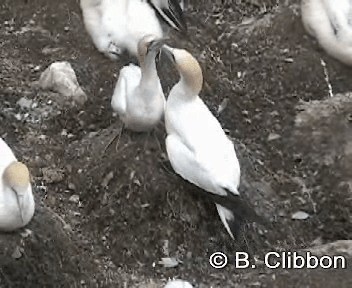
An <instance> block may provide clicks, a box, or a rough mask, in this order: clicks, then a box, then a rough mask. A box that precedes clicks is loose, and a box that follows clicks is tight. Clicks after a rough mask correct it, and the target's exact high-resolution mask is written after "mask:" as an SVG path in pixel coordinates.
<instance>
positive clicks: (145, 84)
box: [111, 35, 165, 132]
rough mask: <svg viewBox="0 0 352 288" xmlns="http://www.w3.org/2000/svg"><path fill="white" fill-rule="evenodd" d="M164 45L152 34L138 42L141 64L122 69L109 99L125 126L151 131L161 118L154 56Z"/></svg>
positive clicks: (162, 100) (161, 95)
mask: <svg viewBox="0 0 352 288" xmlns="http://www.w3.org/2000/svg"><path fill="white" fill-rule="evenodd" d="M162 45H163V42H162V40H160V39H158V37H156V36H155V35H147V36H145V37H143V39H142V40H141V41H140V42H139V43H138V60H139V64H140V67H138V66H136V65H134V64H130V65H129V66H125V67H123V68H122V69H121V71H120V75H119V79H118V81H117V83H116V86H115V90H114V94H113V96H112V99H111V107H112V109H113V110H114V111H115V112H117V113H118V114H119V116H120V119H121V120H122V122H123V123H124V125H125V126H126V128H128V129H131V130H133V131H136V132H144V131H150V130H151V129H153V128H154V127H155V126H156V125H157V124H158V123H159V121H160V120H161V118H162V116H163V115H164V110H165V96H164V92H163V90H162V87H161V84H160V79H159V76H158V72H157V70H156V63H155V58H156V56H157V54H158V53H159V52H160V48H161V46H162Z"/></svg>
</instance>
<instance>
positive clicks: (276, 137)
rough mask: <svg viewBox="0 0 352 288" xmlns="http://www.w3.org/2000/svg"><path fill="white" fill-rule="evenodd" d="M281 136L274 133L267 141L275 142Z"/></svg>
mask: <svg viewBox="0 0 352 288" xmlns="http://www.w3.org/2000/svg"><path fill="white" fill-rule="evenodd" d="M280 138H281V136H280V135H279V134H276V133H270V134H269V136H268V141H273V140H277V139H280Z"/></svg>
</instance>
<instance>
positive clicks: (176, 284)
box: [164, 279, 193, 288]
mask: <svg viewBox="0 0 352 288" xmlns="http://www.w3.org/2000/svg"><path fill="white" fill-rule="evenodd" d="M164 288H193V286H192V285H191V283H189V282H187V281H184V280H179V279H177V280H170V281H169V282H167V283H166V285H165V287H164Z"/></svg>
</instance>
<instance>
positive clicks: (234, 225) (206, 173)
mask: <svg viewBox="0 0 352 288" xmlns="http://www.w3.org/2000/svg"><path fill="white" fill-rule="evenodd" d="M163 51H165V52H166V53H167V54H168V55H169V56H170V58H171V59H172V60H173V62H174V63H175V66H176V68H177V70H178V72H179V74H180V76H181V79H180V81H179V82H178V83H177V84H176V85H175V86H174V87H173V88H172V89H171V91H170V94H169V97H168V99H167V101H166V108H165V126H166V131H167V137H166V150H167V154H168V157H169V160H170V162H171V166H172V167H173V169H174V170H175V171H176V173H177V174H179V175H180V176H182V177H183V178H184V179H186V180H188V181H189V182H191V183H193V184H194V185H196V186H198V187H200V188H202V189H203V190H205V191H206V192H208V193H206V194H207V195H208V196H210V197H211V198H212V200H213V201H214V202H215V204H216V207H217V210H218V213H219V216H220V218H221V220H222V222H223V224H224V226H225V228H226V230H227V231H228V233H229V234H230V236H231V237H232V238H234V235H235V234H236V233H237V232H238V229H239V228H240V226H241V225H240V224H241V223H242V221H243V220H254V221H258V220H259V219H258V218H259V216H257V214H256V213H255V212H254V210H253V209H252V208H250V207H249V206H248V204H246V202H245V201H243V200H242V199H241V197H240V194H239V192H238V186H239V183H240V165H239V162H238V159H237V156H236V152H235V149H234V145H233V143H232V142H231V141H230V140H229V138H228V137H227V136H226V134H225V132H224V131H223V129H222V127H221V125H220V123H219V122H218V120H217V119H216V118H215V117H214V116H213V115H212V113H211V112H210V111H209V109H208V107H207V106H206V105H205V104H204V102H203V101H202V100H201V99H200V97H199V96H198V95H199V93H200V91H201V89H202V84H203V75H202V70H201V67H200V65H199V63H198V61H197V60H196V59H195V58H194V57H193V56H192V55H191V54H190V53H189V52H187V51H186V50H181V49H176V48H171V47H168V46H167V45H164V47H163Z"/></svg>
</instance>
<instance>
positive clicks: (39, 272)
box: [0, 0, 352, 288]
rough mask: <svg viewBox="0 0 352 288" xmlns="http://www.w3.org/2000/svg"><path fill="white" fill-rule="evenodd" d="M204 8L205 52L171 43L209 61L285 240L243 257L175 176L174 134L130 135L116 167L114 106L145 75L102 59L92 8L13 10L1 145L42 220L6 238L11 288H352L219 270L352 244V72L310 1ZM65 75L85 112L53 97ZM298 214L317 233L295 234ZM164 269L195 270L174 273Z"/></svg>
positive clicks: (320, 274) (243, 247)
mask: <svg viewBox="0 0 352 288" xmlns="http://www.w3.org/2000/svg"><path fill="white" fill-rule="evenodd" d="M190 2H192V3H191V5H190V7H189V8H188V10H187V13H186V14H187V19H188V22H189V39H182V37H180V36H179V35H173V36H172V37H171V38H172V40H171V43H173V44H174V45H176V46H178V47H186V48H187V49H188V50H190V51H191V52H192V53H193V54H194V55H195V56H196V57H197V58H198V59H199V60H200V62H201V64H202V66H203V68H204V71H205V73H204V74H205V77H206V81H207V84H208V86H207V87H205V88H204V89H203V92H202V95H201V96H202V98H203V99H204V100H205V102H206V103H207V104H208V106H209V107H210V108H211V110H212V111H213V112H214V113H216V111H217V109H218V107H219V105H221V103H223V101H224V99H228V104H227V107H226V108H225V109H224V111H223V112H222V113H221V114H220V115H219V116H218V119H219V121H220V122H221V124H222V125H223V127H224V129H226V130H227V131H228V133H229V136H230V137H232V138H233V139H234V142H235V145H236V149H237V151H238V155H239V158H240V163H241V167H242V176H241V186H240V191H241V192H242V193H243V194H244V195H246V197H247V198H248V199H249V201H250V202H251V203H252V204H253V205H254V206H255V207H256V210H257V211H258V213H259V214H261V215H263V217H266V218H267V219H270V221H271V222H272V226H271V227H269V228H267V229H264V228H262V227H259V226H256V225H248V226H247V227H246V229H245V231H244V237H242V239H241V240H240V239H238V241H236V242H235V243H233V241H230V239H229V236H228V235H227V234H226V232H225V229H224V228H223V226H222V224H221V222H220V220H219V218H218V216H217V213H216V210H215V208H214V206H213V204H212V203H210V202H209V200H207V199H205V198H204V197H202V196H200V194H199V193H197V192H199V191H198V190H197V189H196V188H195V187H193V186H192V185H190V184H188V183H186V182H185V181H183V180H182V179H180V178H179V177H178V176H177V175H175V174H174V173H173V172H172V170H171V167H170V165H169V164H168V162H167V158H166V154H165V153H166V152H165V147H164V138H165V131H164V126H163V125H162V124H160V126H159V127H158V128H157V129H156V131H155V133H153V134H151V135H135V134H133V133H130V132H124V134H123V135H122V137H121V139H120V143H119V146H118V151H116V150H115V147H110V148H109V149H108V150H107V151H105V152H104V149H105V147H106V145H107V144H108V143H109V141H110V139H111V138H112V137H113V136H114V135H115V134H116V133H117V131H119V127H120V125H121V124H120V122H119V121H118V119H117V118H116V117H113V115H112V111H111V108H110V97H111V95H112V91H113V88H114V85H115V82H116V79H117V76H118V71H119V69H120V68H121V67H122V66H123V65H126V64H127V63H129V62H130V61H131V59H130V58H129V57H127V56H126V57H122V58H121V59H120V60H119V61H117V62H112V61H110V60H109V59H106V58H104V56H103V55H100V54H99V53H98V52H97V51H96V50H95V48H94V47H93V45H92V43H91V41H90V39H89V37H88V35H87V34H86V32H85V30H84V28H83V25H82V19H81V14H80V10H79V4H78V1H73V0H72V1H70V0H63V1H60V2H57V3H55V4H54V3H53V2H51V1H44V0H32V1H24V0H2V1H1V2H0V51H1V53H0V136H1V137H3V138H5V139H6V141H7V142H8V143H9V144H10V145H11V147H13V149H14V151H15V152H16V155H17V156H18V158H19V159H21V160H22V161H24V162H25V163H27V164H28V165H29V167H30V170H31V173H32V178H33V185H34V190H35V195H36V199H37V203H38V204H37V207H38V209H37V211H36V214H35V216H34V219H33V221H32V222H31V223H30V225H29V226H28V227H26V229H23V230H21V231H18V232H16V233H12V234H1V235H0V253H1V258H0V287H162V285H163V283H165V282H166V280H167V279H168V278H169V277H170V278H172V277H177V278H183V279H186V280H188V281H190V282H191V283H192V284H194V286H195V287H204V288H205V287H352V273H351V271H350V270H351V269H350V266H348V267H347V269H345V270H341V269H339V270H322V269H321V270H319V269H318V270H305V269H303V270H273V269H272V270H270V269H266V268H264V267H263V265H258V268H257V269H254V270H239V269H235V268H234V266H233V265H231V263H230V264H229V265H228V266H227V267H226V268H225V269H219V270H216V269H214V268H212V267H211V266H210V265H209V262H208V259H209V255H211V254H212V253H213V252H215V251H223V252H225V253H227V255H229V256H231V255H234V253H235V252H236V251H248V252H250V254H251V255H252V256H255V257H256V258H259V259H263V257H264V254H265V252H267V251H283V250H291V251H298V250H300V249H308V250H309V249H310V247H313V246H317V245H322V244H325V243H330V242H334V241H337V240H348V239H351V238H352V237H351V236H352V224H351V223H352V221H351V205H352V197H351V195H352V182H351V180H352V175H351V174H352V172H351V171H352V169H351V168H352V167H351V166H352V164H351V163H352V133H351V132H352V114H351V111H352V98H351V95H350V94H348V91H351V88H352V81H351V76H352V71H351V69H350V68H348V67H345V66H343V65H342V64H340V63H338V62H337V61H335V60H333V59H332V58H330V57H328V56H327V55H325V54H324V52H323V51H322V50H321V49H320V48H319V46H318V45H317V44H316V43H315V42H314V40H313V39H311V38H310V37H308V36H306V33H305V31H304V29H303V27H302V24H301V21H300V11H299V6H298V1H290V0H288V1H280V3H278V2H279V1H277V2H276V1H273V0H272V1H270V0H266V1H249V0H247V1H245V0H242V1H241V0H238V1H237V0H236V1H235V0H233V1H190ZM321 59H323V60H324V61H325V63H326V67H327V73H328V75H329V81H330V83H331V86H332V88H333V94H334V97H333V98H331V97H330V96H329V89H328V85H327V81H326V79H325V78H326V77H325V73H324V69H323V66H322V63H321ZM54 61H69V62H70V63H71V64H72V66H73V68H74V70H75V72H76V74H77V77H78V81H79V83H80V85H81V87H82V89H83V90H84V91H85V92H86V93H87V95H88V98H89V99H88V101H87V102H86V103H85V104H84V105H83V106H80V107H71V106H70V105H66V104H64V103H63V101H61V100H62V99H60V95H58V94H55V93H53V92H48V91H42V90H41V89H39V88H38V85H37V84H36V81H37V80H38V79H39V77H40V74H41V72H42V71H44V70H45V68H46V67H47V66H48V65H49V64H50V63H52V62H54ZM159 68H160V72H161V73H160V75H162V77H161V78H162V80H163V86H164V88H165V91H166V92H167V91H169V89H170V87H172V85H173V83H175V80H176V79H177V76H176V73H175V71H174V70H173V69H171V68H170V66H169V63H167V62H164V61H161V62H160V63H159ZM21 98H25V99H27V100H29V101H31V102H28V101H24V102H23V101H20V102H18V101H19V100H20V99H21ZM23 103H24V104H26V103H27V104H28V103H30V104H29V105H24V104H23ZM298 211H303V212H305V213H307V214H308V215H309V217H308V218H307V219H305V220H294V219H292V215H293V214H294V213H296V212H298ZM339 243H340V242H338V244H337V245H340V244H339ZM341 247H342V248H341ZM341 247H340V248H341V249H340V250H338V251H340V252H341V251H342V252H341V253H345V254H346V257H351V249H350V248H349V247H350V246H349V245H342V246H341ZM324 251H325V250H324ZM326 253H333V252H331V249H330V250H329V249H328V251H327V252H326ZM162 257H175V258H177V259H179V260H181V261H182V263H180V264H179V265H178V266H177V267H174V268H166V267H163V266H162V265H160V264H158V262H159V261H160V259H161V258H162ZM230 258H231V257H230ZM230 260H231V259H230Z"/></svg>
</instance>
